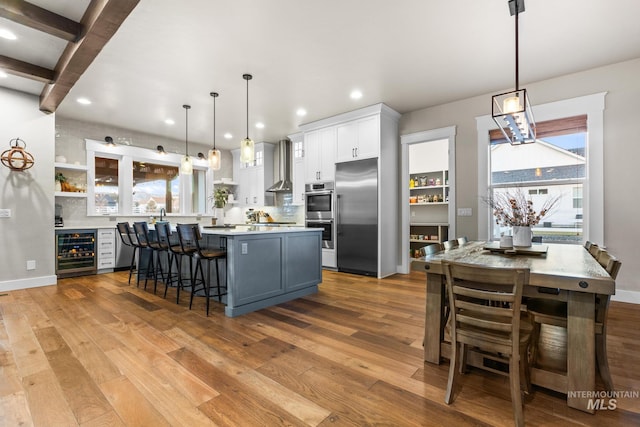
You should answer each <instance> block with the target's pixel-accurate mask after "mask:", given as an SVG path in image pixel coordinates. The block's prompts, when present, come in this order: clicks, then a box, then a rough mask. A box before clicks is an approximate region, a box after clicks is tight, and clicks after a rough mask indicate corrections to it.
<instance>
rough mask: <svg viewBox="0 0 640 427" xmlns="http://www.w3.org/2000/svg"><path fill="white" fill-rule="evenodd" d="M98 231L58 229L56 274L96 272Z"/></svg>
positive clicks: (62, 275) (64, 275) (59, 275)
mask: <svg viewBox="0 0 640 427" xmlns="http://www.w3.org/2000/svg"><path fill="white" fill-rule="evenodd" d="M96 264H97V262H96V231H95V230H57V231H56V274H57V275H58V277H71V276H79V275H86V274H91V273H94V274H95V272H96V270H97V267H96Z"/></svg>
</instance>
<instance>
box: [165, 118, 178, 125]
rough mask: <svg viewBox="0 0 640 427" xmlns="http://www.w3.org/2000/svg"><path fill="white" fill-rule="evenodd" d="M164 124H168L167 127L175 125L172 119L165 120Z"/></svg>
mask: <svg viewBox="0 0 640 427" xmlns="http://www.w3.org/2000/svg"><path fill="white" fill-rule="evenodd" d="M164 122H165V124H168V125H175V124H176V122H175V120H173V119H166V120H165V121H164Z"/></svg>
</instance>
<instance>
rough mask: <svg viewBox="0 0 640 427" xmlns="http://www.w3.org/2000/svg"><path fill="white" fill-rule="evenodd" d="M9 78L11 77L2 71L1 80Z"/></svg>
mask: <svg viewBox="0 0 640 427" xmlns="http://www.w3.org/2000/svg"><path fill="white" fill-rule="evenodd" d="M7 77H9V75H8V74H7V73H5V72H4V71H0V78H2V79H6V78H7Z"/></svg>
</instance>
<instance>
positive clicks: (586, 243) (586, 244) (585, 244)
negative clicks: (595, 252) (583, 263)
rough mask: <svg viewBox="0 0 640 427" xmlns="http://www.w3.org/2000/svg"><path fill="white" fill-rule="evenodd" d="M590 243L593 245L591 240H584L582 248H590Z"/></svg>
mask: <svg viewBox="0 0 640 427" xmlns="http://www.w3.org/2000/svg"><path fill="white" fill-rule="evenodd" d="M591 245H593V243H592V242H590V241H589V240H587V241H586V242H584V248H585V249H586V250H589V249H591Z"/></svg>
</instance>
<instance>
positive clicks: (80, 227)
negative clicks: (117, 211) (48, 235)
mask: <svg viewBox="0 0 640 427" xmlns="http://www.w3.org/2000/svg"><path fill="white" fill-rule="evenodd" d="M103 229H113V230H115V229H116V225H115V224H113V225H78V226H75V227H74V226H71V225H65V226H64V227H55V230H56V231H57V230H61V231H65V230H67V231H68V230H103Z"/></svg>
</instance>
